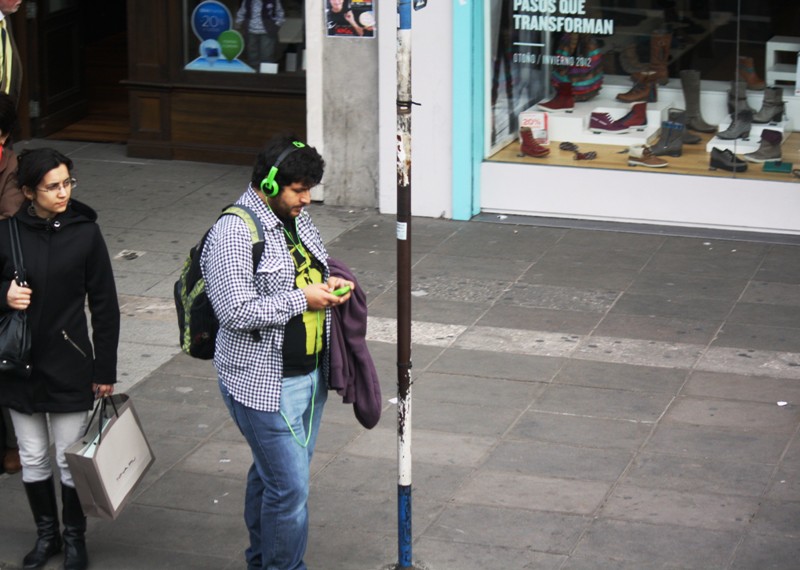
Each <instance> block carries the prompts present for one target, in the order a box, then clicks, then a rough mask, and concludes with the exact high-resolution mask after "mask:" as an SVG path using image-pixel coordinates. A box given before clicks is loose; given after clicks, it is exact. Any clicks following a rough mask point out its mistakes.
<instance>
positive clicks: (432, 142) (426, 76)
mask: <svg viewBox="0 0 800 570" xmlns="http://www.w3.org/2000/svg"><path fill="white" fill-rule="evenodd" d="M411 18H412V20H411V21H412V24H411V29H412V39H411V49H412V56H411V66H412V67H411V82H412V83H411V89H412V97H413V100H414V101H415V102H417V103H420V105H419V106H417V105H414V107H413V109H412V111H411V137H412V138H411V153H412V156H411V211H412V214H413V215H415V216H425V217H437V218H438V217H445V218H450V217H452V212H453V206H452V191H451V188H452V184H453V177H452V175H451V167H450V165H451V156H452V144H451V140H452V129H453V117H452V110H451V100H452V91H453V79H452V73H453V65H452V59H453V28H452V21H453V8H452V4H451V2H450V1H448V0H433V1H432V2H428V6H427V7H426V8H424V9H422V10H419V11H415V12H413V14H412V16H411ZM378 24H379V26H380V28H379V29H380V32H379V42H380V45H379V97H380V117H379V132H380V171H379V178H380V187H379V192H378V200H379V204H378V205H379V208H380V211H381V212H382V213H386V214H394V213H397V166H396V164H397V163H396V154H397V146H396V142H397V120H396V116H397V105H396V101H397V62H396V52H397V49H396V47H397V2H396V1H395V0H381V2H380V13H379V15H378ZM461 57H468V56H467V55H466V54H462V55H461Z"/></svg>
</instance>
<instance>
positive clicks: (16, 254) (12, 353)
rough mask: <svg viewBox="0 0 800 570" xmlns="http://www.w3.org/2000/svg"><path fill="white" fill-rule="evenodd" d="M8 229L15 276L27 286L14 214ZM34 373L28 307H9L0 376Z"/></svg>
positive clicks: (1, 316) (0, 317)
mask: <svg viewBox="0 0 800 570" xmlns="http://www.w3.org/2000/svg"><path fill="white" fill-rule="evenodd" d="M8 233H9V235H10V236H11V255H12V256H13V262H14V280H15V281H16V282H17V285H19V286H20V287H27V286H28V283H27V281H26V280H25V267H24V265H23V263H22V246H21V244H20V241H19V227H18V226H17V219H16V218H14V217H12V218H9V220H8ZM30 375H31V331H30V329H29V328H28V315H27V313H26V312H25V311H18V310H15V309H9V310H8V311H5V312H3V313H0V376H11V377H16V378H28V377H29V376H30Z"/></svg>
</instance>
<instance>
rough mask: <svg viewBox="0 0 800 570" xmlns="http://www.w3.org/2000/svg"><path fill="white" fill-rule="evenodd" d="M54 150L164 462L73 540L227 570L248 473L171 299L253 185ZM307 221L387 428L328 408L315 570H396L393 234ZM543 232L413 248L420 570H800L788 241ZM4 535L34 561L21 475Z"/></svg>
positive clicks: (437, 238)
mask: <svg viewBox="0 0 800 570" xmlns="http://www.w3.org/2000/svg"><path fill="white" fill-rule="evenodd" d="M29 144H42V141H33V142H32V143H29ZM57 144H58V145H59V146H60V147H62V148H63V149H64V150H66V151H68V152H70V153H71V155H72V156H73V158H74V159H75V161H76V166H77V171H76V174H77V176H78V177H79V179H80V188H79V190H78V193H79V194H80V196H81V197H83V198H84V199H85V200H86V201H87V202H89V203H90V204H92V205H93V206H95V207H97V209H98V210H99V212H100V216H101V219H100V223H101V226H102V227H103V230H104V232H105V235H106V239H107V241H108V244H109V248H110V250H111V252H112V255H117V254H121V255H119V257H118V258H117V259H115V261H114V265H115V270H116V275H117V281H118V284H119V289H120V295H121V299H122V302H123V313H124V319H123V341H124V342H123V345H122V348H121V354H120V356H121V379H122V383H121V385H120V389H123V390H127V391H129V393H131V395H132V396H133V398H134V401H135V403H136V407H137V410H138V411H139V414H140V416H141V417H142V419H143V421H144V424H145V426H146V429H147V433H148V436H149V437H150V440H151V443H152V445H153V447H154V449H155V452H156V455H157V457H158V460H157V462H156V464H155V465H154V467H153V468H152V470H151V471H150V473H149V474H148V475H147V477H146V480H145V482H144V484H143V485H142V486H141V488H140V489H139V490H138V492H137V494H136V497H135V498H134V500H133V501H132V503H131V504H130V505H129V506H128V507H127V509H126V511H125V512H124V513H123V514H122V515H121V516H120V518H119V519H118V520H116V521H114V522H106V521H100V520H95V519H92V520H91V521H90V523H91V524H90V531H89V547H90V555H91V557H92V561H93V565H92V567H93V568H111V569H139V568H142V569H144V568H146V569H148V570H150V569H154V568H191V569H194V568H198V569H200V568H215V569H222V568H243V567H244V564H243V562H242V560H243V559H242V551H243V549H244V548H245V546H246V533H245V530H244V526H243V523H242V520H241V503H242V500H243V490H244V474H245V473H246V470H247V468H248V466H249V453H248V449H247V446H246V445H245V444H244V443H243V441H242V440H241V437H240V436H239V434H238V432H236V430H235V428H234V427H233V426H232V424H231V422H230V420H229V419H228V416H227V412H226V411H225V409H224V406H223V405H222V403H221V401H220V399H219V396H218V394H217V388H216V383H215V379H214V374H213V368H212V367H211V365H210V364H209V363H207V362H200V361H195V360H192V359H190V358H188V357H185V356H183V355H180V354H177V347H176V344H177V343H176V341H175V334H176V326H175V323H174V316H173V309H172V305H171V284H172V282H173V281H174V279H175V275H176V274H177V272H178V270H179V267H180V265H181V264H182V262H183V258H184V256H185V254H186V252H187V250H188V248H189V247H190V245H191V244H192V243H193V242H194V241H195V240H196V239H197V238H198V236H199V235H200V234H201V233H202V231H203V230H204V229H205V227H207V225H208V224H210V223H211V221H213V219H214V217H215V213H216V212H217V211H218V210H219V209H220V208H221V207H222V206H224V205H225V204H226V203H227V202H229V201H230V200H232V199H234V198H235V197H236V196H237V195H238V194H239V193H240V192H241V190H242V189H243V187H244V185H245V184H246V180H247V179H248V174H249V168H243V167H232V166H222V165H212V164H195V163H187V162H178V161H175V162H163V161H141V160H132V159H127V158H125V156H124V149H122V148H121V147H117V146H113V145H82V144H77V143H57ZM311 213H312V216H313V217H314V219H315V220H316V221H317V223H318V225H319V226H320V227H321V229H322V232H323V235H324V237H325V239H326V241H327V243H328V247H329V250H330V253H331V254H332V255H333V256H335V257H338V258H340V259H342V260H343V261H345V262H346V263H347V264H348V265H349V266H350V267H351V268H353V269H354V271H355V272H356V274H357V275H358V277H359V282H360V285H361V287H362V288H364V289H365V290H366V291H367V294H368V298H369V302H370V324H369V339H370V349H371V351H372V355H373V358H374V360H375V361H376V365H377V368H378V370H379V372H380V375H381V382H382V387H383V393H384V400H385V401H386V407H385V410H384V418H383V420H382V421H381V423H380V424H379V425H378V426H377V427H376V428H375V429H373V430H370V431H367V430H364V429H363V428H361V427H360V426H359V424H358V423H357V422H356V420H355V419H354V417H353V414H352V412H351V410H350V407H349V406H344V405H342V404H341V403H340V402H339V401H337V398H336V396H335V394H331V397H330V399H329V401H328V405H327V406H326V409H325V417H324V420H323V427H322V430H321V433H320V440H319V443H318V447H317V453H316V455H315V459H314V464H313V468H314V477H313V483H312V496H311V501H310V511H311V532H310V543H309V549H308V556H307V563H308V565H309V568H311V569H312V570H369V569H379V568H384V567H386V566H387V565H392V564H394V563H396V561H397V537H396V534H397V530H396V529H397V523H396V502H395V496H396V488H397V479H396V470H397V460H396V429H395V420H394V406H393V404H392V403H391V402H390V401H389V400H390V398H392V397H393V396H394V395H395V394H394V392H395V391H396V389H395V383H396V377H397V371H396V365H395V362H396V347H395V344H394V338H395V333H396V321H395V315H396V294H395V282H396V274H395V247H396V242H395V239H396V238H395V236H396V233H395V218H394V216H386V215H378V214H376V213H374V212H372V211H363V210H348V209H346V208H335V207H329V206H322V205H314V206H312V208H311ZM483 218H488V216H483ZM512 222H513V223H512ZM535 222H536V221H535V220H527V221H526V220H506V221H505V222H504V223H486V222H484V221H471V222H451V221H443V220H432V219H414V221H413V223H412V244H413V263H414V268H413V287H412V288H413V291H412V295H413V320H414V325H413V335H412V338H413V363H414V367H413V369H412V376H413V380H414V387H413V466H414V474H413V481H414V498H413V501H414V515H413V528H414V545H413V549H414V557H415V558H416V559H418V560H419V561H420V562H419V567H420V568H421V567H423V566H424V567H426V568H429V569H431V570H456V569H458V570H472V569H475V570H478V569H480V570H501V569H502V570H507V569H523V568H524V569H534V568H535V569H544V570H548V569H561V570H590V569H591V570H595V569H606V568H608V569H622V570H634V569H635V570H649V569H687V570H688V569H697V570H708V569H737V570H761V569H766V568H774V569H786V570H790V569H796V568H798V567H800V562H799V561H800V540H798V539H800V475H798V471H800V438H798V428H799V427H800V411H799V410H800V408H799V407H798V405H799V404H800V239H798V238H796V237H792V236H784V237H781V236H767V238H766V239H763V240H762V239H756V238H761V237H763V236H748V235H747V234H744V235H742V234H725V233H722V232H712V233H702V232H698V233H697V235H695V236H691V235H689V232H687V231H685V230H683V231H670V230H669V229H664V228H661V229H656V228H651V230H653V231H652V232H651V233H631V232H630V231H626V230H631V229H633V228H632V227H630V226H612V227H608V228H605V229H584V228H582V227H580V225H578V224H575V225H572V226H568V225H565V226H564V227H556V226H554V225H548V224H546V223H545V224H540V225H531V224H532V223H535ZM615 230H616V231H615ZM656 230H658V231H656ZM681 234H682V235H681ZM729 238H735V239H729ZM748 238H751V239H748ZM784 403H785V405H783V404H784ZM0 513H2V515H1V516H0V567H9V568H13V567H15V565H16V564H19V561H20V560H21V558H22V555H23V554H24V553H25V552H26V551H27V549H28V548H29V547H30V545H31V544H32V540H33V525H32V521H31V520H30V515H29V513H28V512H27V506H26V504H25V499H24V492H23V490H22V486H21V483H20V479H19V476H18V475H17V476H2V477H0ZM58 567H59V566H58V561H57V560H56V559H54V560H53V561H52V563H51V564H50V565H49V566H48V568H58Z"/></svg>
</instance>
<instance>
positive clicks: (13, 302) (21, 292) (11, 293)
mask: <svg viewBox="0 0 800 570" xmlns="http://www.w3.org/2000/svg"><path fill="white" fill-rule="evenodd" d="M31 293H33V291H32V290H31V289H30V287H20V286H19V285H17V282H16V281H15V280H13V279H12V280H11V286H10V287H9V288H8V293H7V294H6V303H7V304H8V306H9V307H11V308H12V309H15V310H18V311H24V310H25V309H27V308H28V305H30V304H31Z"/></svg>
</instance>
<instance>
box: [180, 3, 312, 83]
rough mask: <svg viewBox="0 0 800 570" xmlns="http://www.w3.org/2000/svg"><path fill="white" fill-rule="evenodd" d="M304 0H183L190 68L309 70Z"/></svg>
mask: <svg viewBox="0 0 800 570" xmlns="http://www.w3.org/2000/svg"><path fill="white" fill-rule="evenodd" d="M303 10H304V2H303V0H183V14H184V33H183V38H184V54H185V56H184V69H185V70H187V71H196V72H211V73H225V74H236V76H238V77H241V76H242V75H258V76H260V77H261V78H262V80H264V81H269V79H270V77H274V76H285V75H298V74H303V73H304V69H305V65H304V57H305V53H304V52H305V50H304V33H303V30H304V20H303Z"/></svg>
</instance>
